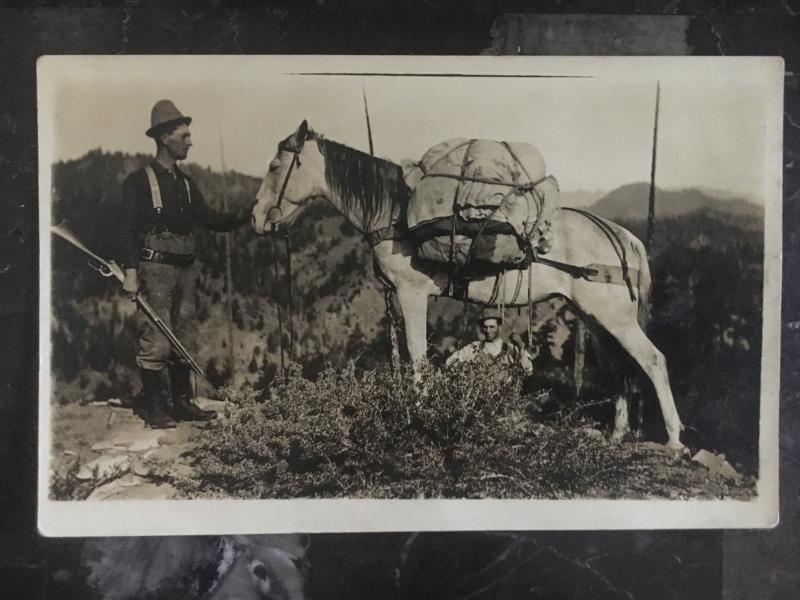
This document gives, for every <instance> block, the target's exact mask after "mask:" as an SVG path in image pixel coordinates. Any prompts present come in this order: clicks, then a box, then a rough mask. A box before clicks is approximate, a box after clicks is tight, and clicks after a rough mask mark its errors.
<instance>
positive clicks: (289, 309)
mask: <svg viewBox="0 0 800 600" xmlns="http://www.w3.org/2000/svg"><path fill="white" fill-rule="evenodd" d="M283 240H284V244H285V245H286V287H287V291H288V295H287V300H286V302H287V304H288V306H287V307H286V311H287V312H288V313H289V351H288V352H287V353H286V354H287V355H288V358H289V362H291V361H293V360H294V317H293V316H292V312H293V310H294V301H293V298H292V248H291V244H290V240H289V227H288V226H287V227H286V230H285V233H284V235H283Z"/></svg>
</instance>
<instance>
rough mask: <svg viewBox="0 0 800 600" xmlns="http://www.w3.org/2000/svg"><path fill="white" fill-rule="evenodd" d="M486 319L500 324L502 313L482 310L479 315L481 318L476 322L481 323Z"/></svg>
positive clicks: (486, 309) (493, 309) (493, 310)
mask: <svg viewBox="0 0 800 600" xmlns="http://www.w3.org/2000/svg"><path fill="white" fill-rule="evenodd" d="M487 319H495V320H496V321H497V322H498V323H502V322H503V313H501V312H500V311H499V310H497V309H496V308H484V309H483V312H482V313H481V318H480V319H479V320H478V322H479V323H483V322H484V321H486V320H487Z"/></svg>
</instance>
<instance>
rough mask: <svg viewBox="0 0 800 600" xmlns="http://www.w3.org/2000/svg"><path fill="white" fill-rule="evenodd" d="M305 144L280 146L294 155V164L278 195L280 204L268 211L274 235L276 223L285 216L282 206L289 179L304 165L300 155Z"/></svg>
mask: <svg viewBox="0 0 800 600" xmlns="http://www.w3.org/2000/svg"><path fill="white" fill-rule="evenodd" d="M304 143H305V140H304V141H303V142H301V143H300V147H299V148H298V147H291V146H290V145H289V144H284V143H283V142H281V145H280V146H278V150H279V151H281V152H291V153H292V162H291V163H289V169H288V170H287V171H286V176H285V177H284V178H283V183H282V184H281V191H280V192H279V193H278V203H277V204H276V205H275V206H273V207H272V208H270V209H269V210H268V211H267V221H269V222H270V223H271V224H272V231H273V233H274V232H275V229H276V227H277V223H276V221H277V220H279V219H280V218H281V217H282V216H283V211H282V210H281V204H283V197H284V196H285V195H286V187H287V186H288V185H289V178H290V177H291V176H292V171H294V168H295V166H297V168H298V169H299V168H300V167H301V166H302V163H301V162H300V153H301V152H302V151H303V144H304ZM270 215H272V216H270Z"/></svg>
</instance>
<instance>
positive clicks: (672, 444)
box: [666, 440, 689, 454]
mask: <svg viewBox="0 0 800 600" xmlns="http://www.w3.org/2000/svg"><path fill="white" fill-rule="evenodd" d="M666 446H667V448H669V449H670V450H672V451H674V452H675V453H676V454H689V448H687V447H686V446H684V445H683V442H681V441H680V440H673V441H669V442H667V444H666Z"/></svg>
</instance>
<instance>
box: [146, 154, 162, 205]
mask: <svg viewBox="0 0 800 600" xmlns="http://www.w3.org/2000/svg"><path fill="white" fill-rule="evenodd" d="M144 172H145V173H147V182H148V183H149V184H150V199H151V200H152V201H153V208H154V209H155V211H156V212H157V213H161V211H162V210H164V205H163V204H162V203H161V190H160V189H159V188H158V179H156V173H155V171H153V167H151V166H150V165H147V166H146V167H145V168H144Z"/></svg>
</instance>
